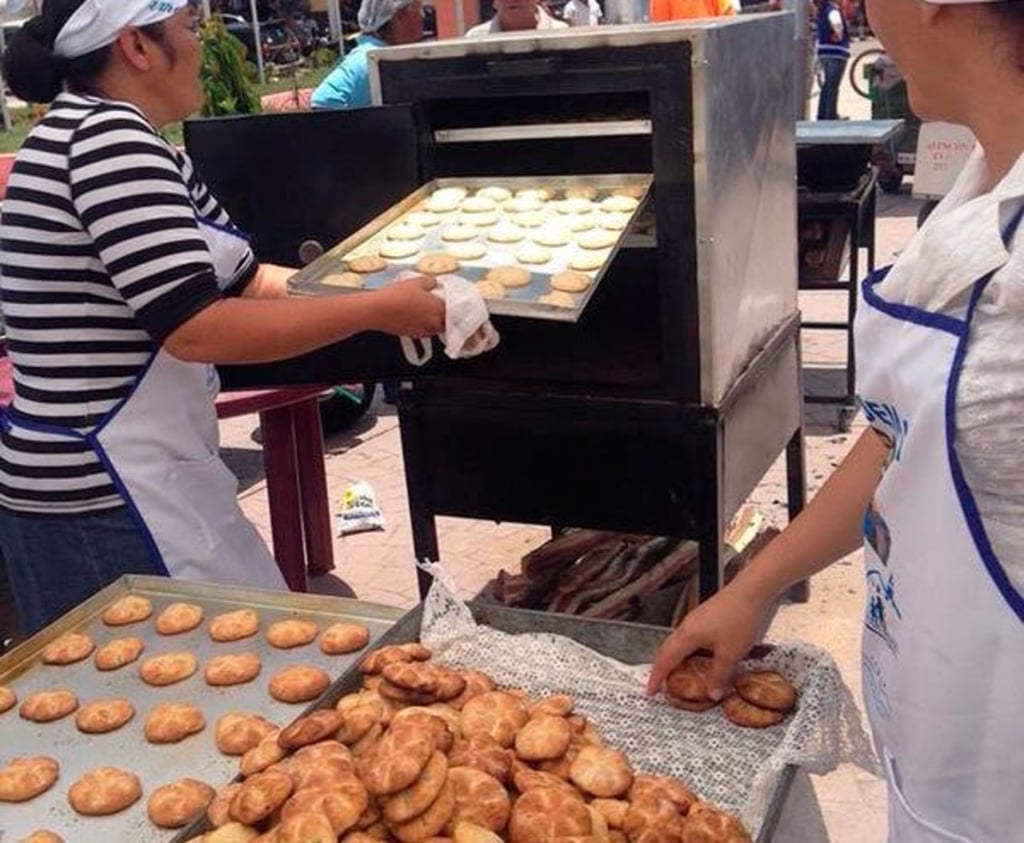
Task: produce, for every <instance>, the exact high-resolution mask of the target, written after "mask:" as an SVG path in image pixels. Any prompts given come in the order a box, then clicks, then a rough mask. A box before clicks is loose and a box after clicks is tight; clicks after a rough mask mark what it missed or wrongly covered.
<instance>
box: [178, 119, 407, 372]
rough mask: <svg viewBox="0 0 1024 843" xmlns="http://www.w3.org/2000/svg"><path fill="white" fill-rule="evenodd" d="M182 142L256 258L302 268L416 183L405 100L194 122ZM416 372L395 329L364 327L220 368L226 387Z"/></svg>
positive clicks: (186, 130)
mask: <svg viewBox="0 0 1024 843" xmlns="http://www.w3.org/2000/svg"><path fill="white" fill-rule="evenodd" d="M185 147H186V151H187V152H188V154H189V156H190V157H191V158H192V161H193V162H194V164H195V167H196V170H197V171H198V173H199V176H200V177H201V178H202V180H203V181H204V182H205V184H206V185H207V186H208V187H209V188H210V191H211V192H212V193H213V195H214V196H216V197H217V199H218V200H219V201H220V203H221V204H222V205H223V206H224V208H225V209H226V210H227V212H228V213H229V214H230V215H231V219H232V220H233V221H234V223H235V224H236V225H237V226H238V227H239V228H240V229H242V230H243V231H244V232H246V234H247V235H248V236H249V237H250V238H251V240H252V245H253V249H254V251H255V252H256V254H257V255H258V256H259V258H260V260H263V261H267V262H270V263H276V264H281V265H283V266H295V267H298V266H302V265H304V264H306V263H309V262H310V261H311V260H314V259H315V258H316V257H318V256H319V254H320V253H321V252H323V251H326V250H327V249H330V248H331V247H332V246H334V245H335V244H336V243H338V242H340V241H341V240H343V239H345V238H346V237H347V236H349V235H350V234H352V233H353V232H355V231H358V230H359V229H360V228H361V227H362V226H363V225H365V224H366V223H367V222H369V221H370V220H372V219H373V218H374V217H376V216H377V215H378V214H380V213H381V212H382V211H384V210H386V209H387V208H389V207H391V206H392V205H394V204H395V203H396V202H398V201H400V200H401V199H403V198H404V197H405V196H407V195H408V194H409V193H411V192H412V191H413V190H415V189H416V188H417V187H418V186H419V184H420V162H419V147H420V145H419V143H418V138H417V131H416V122H415V120H414V117H413V109H412V107H411V106H404V105H397V106H386V107H379V108H365V109H354V110H351V111H342V110H330V111H311V112H287V113H282V114H258V115H247V116H234V117H218V118H209V119H204V120H193V121H189V122H187V123H186V124H185ZM413 371H415V370H414V368H413V367H412V366H410V365H409V364H408V363H407V362H406V361H405V358H404V357H403V355H402V351H401V347H400V345H399V342H398V340H397V339H395V338H394V337H389V336H385V335H382V334H379V333H373V332H367V333H362V334H359V335H357V336H355V337H352V338H351V339H349V340H346V341H345V342H343V343H338V344H337V345H334V346H332V347H330V348H329V349H322V350H320V351H318V352H314V353H313V354H308V355H303V356H302V357H297V358H294V359H292V360H287V361H282V362H281V363H274V364H260V365H252V366H222V367H220V374H221V380H222V382H223V384H224V386H225V388H256V387H268V386H286V385H292V384H302V383H348V382H356V381H362V380H376V379H385V378H400V377H404V376H407V375H410V374H411V373H412V372H413Z"/></svg>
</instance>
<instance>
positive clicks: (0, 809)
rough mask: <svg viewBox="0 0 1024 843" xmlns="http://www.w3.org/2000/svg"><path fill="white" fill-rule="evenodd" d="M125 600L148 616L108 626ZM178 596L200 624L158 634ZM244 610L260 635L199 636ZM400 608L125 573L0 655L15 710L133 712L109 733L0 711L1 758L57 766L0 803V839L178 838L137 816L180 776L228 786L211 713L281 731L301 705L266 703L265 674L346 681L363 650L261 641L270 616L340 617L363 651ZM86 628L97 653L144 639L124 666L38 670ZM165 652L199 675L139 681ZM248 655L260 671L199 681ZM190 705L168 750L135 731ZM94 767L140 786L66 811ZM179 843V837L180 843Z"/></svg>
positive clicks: (2, 678) (1, 680)
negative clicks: (186, 730) (114, 643)
mask: <svg viewBox="0 0 1024 843" xmlns="http://www.w3.org/2000/svg"><path fill="white" fill-rule="evenodd" d="M126 594H139V595H144V596H146V597H148V598H150V600H152V601H153V615H152V616H151V617H150V618H149V619H148V620H146V621H142V622H140V623H136V624H130V625H128V626H120V627H108V626H106V625H105V624H104V623H103V622H102V621H101V620H100V617H99V616H100V614H101V613H102V611H103V609H105V608H106V607H107V606H108V605H110V604H111V603H112V602H114V601H115V600H117V599H118V598H120V597H123V596H124V595H126ZM176 601H186V602H190V603H196V604H198V605H200V606H202V607H203V610H204V612H205V615H204V619H203V623H202V624H200V625H199V626H198V627H197V628H196V629H194V630H192V631H191V632H187V633H183V634H181V635H170V636H165V635H159V634H157V633H156V631H155V630H154V629H153V620H154V619H155V617H156V615H157V614H158V613H159V612H160V610H161V609H162V608H163V607H164V606H166V605H167V604H168V603H172V602H176ZM242 607H249V608H252V609H255V610H257V611H258V612H259V615H260V631H259V632H258V633H257V634H256V635H254V636H251V637H249V638H246V639H243V640H241V641H234V642H229V643H216V642H214V641H212V640H211V639H210V637H209V635H208V633H207V630H206V627H207V622H208V621H209V619H210V618H211V617H212V616H213V615H216V614H219V613H220V612H225V611H230V610H232V609H236V608H242ZM401 615H402V610H400V609H395V608H392V607H390V606H382V605H378V604H375V603H365V602H362V601H359V600H351V599H347V598H341V597H328V596H318V595H309V594H295V593H292V592H287V591H264V590H257V589H247V588H237V587H234V586H231V587H226V586H216V585H210V584H205V583H193V582H183V581H179V580H172V579H167V578H162V577H146V576H134V575H130V576H125V577H122V578H121V579H119V580H118V581H117V582H115V583H113V584H111V585H110V586H108V587H107V588H105V589H103V590H102V591H100V592H99V593H97V594H95V595H94V596H93V597H91V598H90V599H89V600H87V601H85V602H84V603H83V604H82V605H80V606H78V607H77V608H75V609H73V610H72V611H71V612H69V613H68V614H66V615H64V616H63V617H62V618H60V619H59V620H57V621H55V622H54V623H53V624H51V625H50V626H48V627H47V628H46V629H44V630H43V631H42V632H40V633H38V634H37V635H35V636H33V637H32V638H30V639H29V640H27V641H25V642H24V643H23V644H21V645H20V646H18V647H17V648H15V649H14V650H12V651H11V652H10V653H8V654H7V655H5V656H3V657H2V658H0V684H3V685H8V686H9V687H10V688H11V689H12V690H13V691H14V692H15V693H16V694H17V695H18V701H19V704H20V702H21V701H22V700H24V699H25V697H26V696H27V695H28V694H30V693H32V692H34V691H38V690H44V689H46V688H56V687H67V688H70V689H72V690H73V691H74V692H75V693H76V694H77V696H78V699H79V703H80V704H83V703H85V702H88V701H90V700H94V699H100V698H107V697H126V698H128V699H130V700H131V701H132V703H133V705H134V706H135V717H134V718H133V719H132V720H131V721H129V722H128V723H127V724H126V725H124V726H122V727H121V728H120V729H117V730H116V731H114V732H109V733H107V734H101V735H86V734H83V733H82V732H79V731H78V729H77V728H76V727H75V724H74V714H71V715H68V716H67V717H65V718H63V719H61V720H58V721H56V722H54V723H32V722H30V721H28V720H24V719H22V718H21V717H19V716H18V706H17V705H16V706H15V707H14V708H12V709H11V710H10V711H8V712H6V713H5V714H0V762H2V761H6V759H7V758H9V757H11V756H16V755H51V756H53V757H55V758H56V759H57V760H58V761H59V762H60V779H59V780H58V781H57V783H56V784H55V785H54V786H53V787H52V788H50V789H49V790H48V791H46V792H45V793H43V794H41V795H39V796H37V797H36V798H35V799H33V800H31V801H29V802H24V803H21V804H11V803H5V802H0V840H3V841H7V840H11V841H13V840H17V839H20V838H21V837H22V836H24V835H27V834H28V833H30V832H31V831H33V830H35V829H37V828H49V829H51V830H52V831H55V832H57V833H58V834H60V835H61V836H62V837H64V839H65V840H68V841H72V840H73V841H76V842H77V841H83V843H84V841H95V840H111V841H128V840H130V841H133V843H143V841H170V840H173V839H175V837H176V836H177V835H178V834H179V832H177V831H174V830H165V829H159V828H157V827H156V826H155V825H153V824H152V823H151V822H150V821H149V820H148V818H147V817H146V800H147V798H148V797H149V794H150V793H151V792H152V791H153V790H154V789H155V788H156V787H159V786H160V785H162V784H166V783H167V782H171V781H174V780H175V779H178V778H180V777H182V776H192V777H195V778H198V779H201V780H203V781H205V782H207V783H208V784H210V785H212V786H213V787H220V786H222V785H224V784H226V783H227V782H230V781H231V780H232V779H234V777H235V775H236V774H237V772H238V758H236V757H232V756H227V755H223V754H222V753H221V752H220V751H219V750H218V749H217V747H216V745H215V744H214V740H213V728H214V725H215V723H216V721H217V718H218V717H219V716H220V715H222V714H224V713H225V712H227V711H232V710H241V711H247V712H255V713H258V714H262V715H263V716H264V717H266V718H267V719H269V720H271V721H273V722H275V723H279V724H280V725H282V726H283V725H285V724H287V723H289V722H291V721H292V720H294V719H295V718H296V717H298V716H300V715H301V714H302V713H303V711H304V710H306V709H307V708H308V706H306V705H301V704H299V705H290V704H288V703H281V702H278V701H277V700H275V699H273V698H272V697H271V696H270V694H269V693H268V691H267V683H268V681H269V679H270V677H271V676H272V675H273V674H274V673H275V672H277V671H278V670H279V669H280V668H282V667H284V666H286V665H290V664H298V663H305V664H313V665H316V666H318V667H320V668H322V669H323V670H326V671H327V672H328V673H329V674H330V676H331V677H333V678H336V677H338V676H342V675H346V671H348V670H349V669H350V668H352V667H353V665H354V664H355V663H356V661H357V660H358V659H359V658H360V657H361V655H362V653H363V652H365V650H364V651H360V652H357V653H352V654H349V655H342V656H327V655H324V654H323V653H321V652H320V648H319V646H318V644H317V642H316V640H314V641H313V642H312V643H311V644H308V645H306V646H304V647H296V648H294V649H291V650H279V649H276V648H274V647H271V646H270V645H269V644H267V643H266V640H265V639H264V637H263V636H264V634H265V632H266V629H267V627H268V626H269V625H270V624H271V623H273V622H274V621H277V620H281V619H284V618H291V617H296V618H308V619H310V620H313V621H316V622H317V623H318V624H319V625H320V626H321V628H323V627H324V626H326V625H327V624H329V623H334V622H336V621H340V620H350V621H358V622H359V623H362V624H364V625H365V626H366V627H368V628H369V630H370V644H369V645H368V648H369V647H372V646H375V641H376V640H377V639H379V638H380V637H381V636H382V635H384V634H385V633H386V632H387V630H389V629H390V628H391V626H392V625H393V624H394V622H395V621H396V620H397V619H398V618H400V617H401ZM72 631H82V632H87V633H88V634H89V635H90V636H91V637H92V639H93V641H94V642H95V643H96V645H97V647H98V646H100V645H102V644H103V643H105V642H106V641H109V640H111V639H113V638H121V637H125V636H136V637H139V638H141V639H143V641H144V642H145V644H146V649H145V650H144V651H143V654H142V656H140V658H139V660H138V661H136V662H135V663H134V664H131V665H126V666H125V667H123V668H120V669H119V670H114V671H99V670H97V669H96V668H95V666H94V665H93V662H92V657H91V656H90V657H89V658H88V659H85V660H83V661H81V662H77V663H75V664H72V665H65V666H57V665H45V664H43V663H42V662H41V661H40V653H41V651H42V649H43V648H44V647H45V646H46V645H47V644H49V643H50V642H51V641H53V640H54V639H56V638H58V637H60V636H61V635H63V634H65V633H67V632H72ZM172 650H190V651H192V652H194V653H195V655H196V658H197V660H198V662H199V669H198V670H197V671H196V673H195V674H193V675H192V676H191V677H189V678H188V679H186V680H184V681H183V682H178V683H177V684H174V685H169V686H166V687H162V688H156V687H151V686H149V685H147V684H146V683H145V682H143V681H142V680H141V679H140V678H139V677H138V664H139V661H141V660H142V659H144V658H146V657H147V656H151V655H154V654H156V653H160V652H168V651H172ZM246 650H256V651H257V652H258V653H259V655H260V660H261V662H262V670H261V672H260V675H259V676H258V677H257V678H256V679H254V680H252V681H251V682H248V683H245V684H243V685H233V686H228V687H222V688H214V687H211V686H209V685H207V684H206V682H205V681H204V679H203V676H202V670H203V665H204V664H205V662H206V661H207V659H209V658H210V657H211V656H213V655H221V654H225V653H237V652H244V651H246ZM176 701H188V702H193V703H195V704H196V705H198V706H199V707H200V708H201V709H202V710H203V713H204V714H205V716H206V728H205V729H203V731H202V732H200V733H199V734H197V735H192V736H190V737H188V738H185V739H184V740H183V741H181V742H179V743H176V744H166V745H158V744H151V743H149V742H148V741H146V739H145V738H144V737H143V734H142V727H143V723H144V722H145V719H146V715H147V714H148V713H149V710H150V709H151V708H152V707H153V706H154V705H155V704H157V703H159V702H176ZM99 765H112V766H116V767H121V768H123V769H126V770H130V771H131V772H133V773H135V774H136V775H137V776H138V777H139V778H140V780H141V782H142V798H141V799H140V800H139V801H138V802H136V803H135V804H134V805H132V806H131V807H130V808H128V809H127V810H125V811H122V812H120V813H118V814H114V815H112V816H109V817H83V816H80V815H78V814H76V813H75V812H74V811H73V810H72V809H71V807H70V805H68V802H67V790H68V788H69V787H70V786H71V784H72V782H74V781H75V780H76V779H77V778H78V777H79V776H81V775H82V774H83V773H84V772H86V771H87V770H89V769H91V768H93V767H96V766H99ZM182 839H187V838H182Z"/></svg>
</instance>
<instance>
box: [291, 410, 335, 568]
mask: <svg viewBox="0 0 1024 843" xmlns="http://www.w3.org/2000/svg"><path fill="white" fill-rule="evenodd" d="M317 405H318V401H317V399H315V398H314V399H311V400H309V401H302V402H300V403H298V404H293V405H292V406H291V407H290V408H289V409H291V411H292V422H293V424H294V429H295V454H296V460H297V464H298V470H299V473H298V476H299V494H300V496H301V498H302V521H303V527H304V528H305V535H306V569H307V572H308V574H309V576H311V577H318V576H321V575H323V574H326V573H327V572H328V571H331V570H333V569H334V541H333V537H332V535H331V507H330V502H329V500H328V496H327V475H326V472H325V470H324V435H323V430H322V428H321V426H320V410H319V407H318V406H317Z"/></svg>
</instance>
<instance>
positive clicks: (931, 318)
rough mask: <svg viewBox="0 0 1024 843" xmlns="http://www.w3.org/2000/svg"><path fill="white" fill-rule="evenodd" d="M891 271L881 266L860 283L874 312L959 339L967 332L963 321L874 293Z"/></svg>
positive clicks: (862, 293) (864, 295) (865, 297)
mask: <svg viewBox="0 0 1024 843" xmlns="http://www.w3.org/2000/svg"><path fill="white" fill-rule="evenodd" d="M891 269H892V266H891V265H890V266H883V267H882V268H881V269H876V270H875V271H874V272H872V273H871V274H870V275H868V276H867V277H866V278H865V279H864V280H863V281H861V284H860V291H861V295H862V296H863V297H864V301H865V302H867V303H868V304H869V305H871V306H872V307H873V308H874V309H875V310H880V311H881V312H882V313H884V314H886V315H887V316H891V317H892V318H893V319H898V320H899V321H901V322H913V323H914V324H915V325H921V326H922V327H925V328H935V329H936V330H938V331H945V332H946V333H947V334H952V335H953V336H954V337H961V336H963V335H964V334H965V333H966V332H967V328H968V325H967V322H965V321H964V320H963V319H957V318H956V317H955V316H947V315H946V314H945V313H932V312H931V311H930V310H924V309H923V308H920V307H911V306H910V305H909V304H898V303H895V302H890V301H886V300H885V299H883V298H882V297H881V296H880V295H878V293H877V292H875V287H876V286H878V285H879V284H881V283H882V282H883V281H884V280H885V279H886V276H888V274H889V270H891Z"/></svg>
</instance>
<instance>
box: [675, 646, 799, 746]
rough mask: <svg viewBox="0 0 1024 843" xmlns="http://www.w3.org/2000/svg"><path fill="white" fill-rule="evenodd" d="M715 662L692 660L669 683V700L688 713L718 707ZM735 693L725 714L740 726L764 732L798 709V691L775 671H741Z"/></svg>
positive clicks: (724, 707) (702, 658) (726, 704)
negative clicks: (712, 691)
mask: <svg viewBox="0 0 1024 843" xmlns="http://www.w3.org/2000/svg"><path fill="white" fill-rule="evenodd" d="M710 666H711V659H710V658H708V657H706V656H690V657H689V658H688V659H686V660H685V661H684V662H683V663H682V664H681V665H679V666H678V667H677V668H676V669H675V670H673V671H672V672H671V673H670V674H669V675H668V677H667V678H666V679H665V697H666V699H667V700H668V702H669V704H670V705H673V706H675V707H676V708H681V709H683V710H684V711H693V712H702V711H708V710H709V709H712V708H714V707H715V706H716V705H718V703H717V702H716V701H715V700H713V699H711V697H710V695H709V693H708V686H707V671H708V669H709V668H710ZM734 684H735V690H734V691H733V693H731V694H729V695H728V696H726V697H725V699H723V700H722V713H723V714H724V715H725V716H726V717H727V718H728V719H729V721H730V722H732V723H735V724H736V725H737V726H744V727H746V728H750V729H764V728H767V727H768V726H774V725H776V724H778V723H781V722H782V721H783V720H784V719H785V718H786V715H787V714H788V713H789V712H790V711H792V710H793V708H794V707H795V706H796V689H795V688H794V687H793V686H792V685H791V684H790V683H789V681H787V679H786V678H785V677H784V676H782V675H781V674H779V673H776V672H775V671H774V670H756V671H741V672H740V673H739V674H738V675H737V676H736V681H735V683H734Z"/></svg>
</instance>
